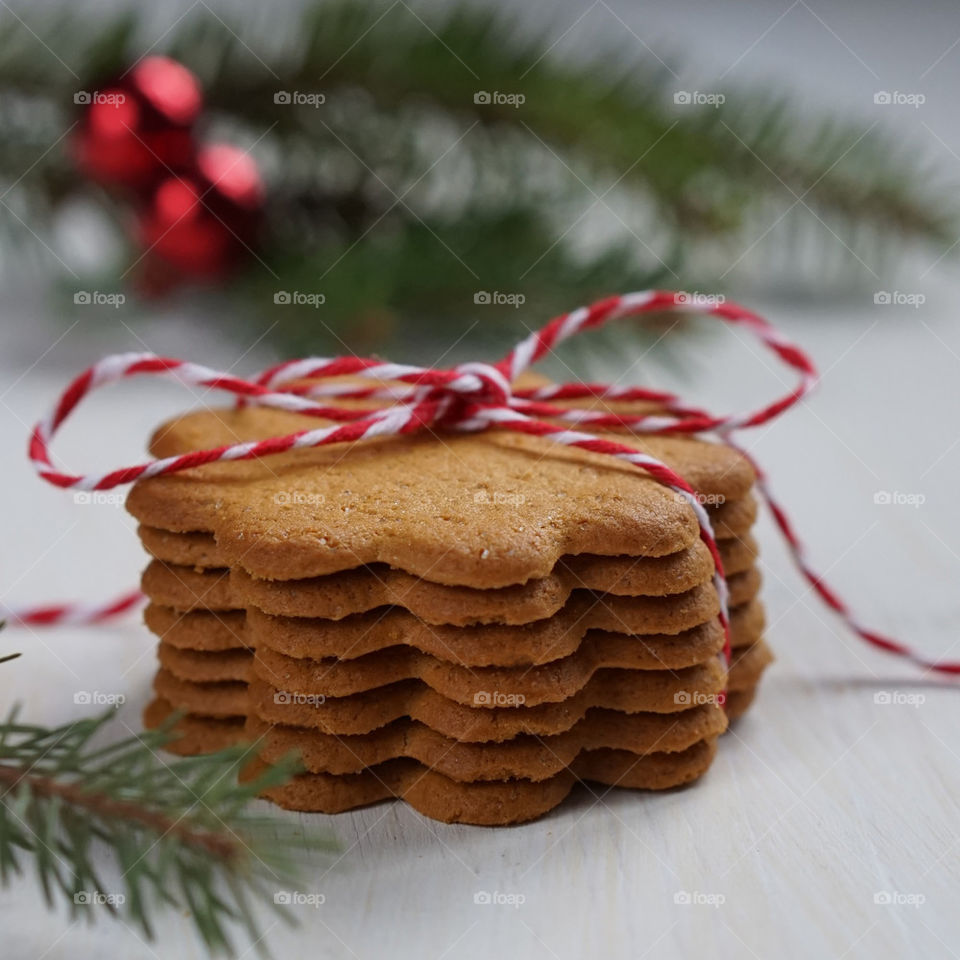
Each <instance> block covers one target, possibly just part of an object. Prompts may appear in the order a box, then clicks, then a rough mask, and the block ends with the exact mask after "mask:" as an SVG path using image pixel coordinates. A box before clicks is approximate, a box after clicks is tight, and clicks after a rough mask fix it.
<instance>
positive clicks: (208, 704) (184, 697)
mask: <svg viewBox="0 0 960 960" xmlns="http://www.w3.org/2000/svg"><path fill="white" fill-rule="evenodd" d="M153 689H154V690H155V691H156V693H157V696H158V697H160V699H162V700H165V701H166V702H167V703H169V704H170V705H171V706H172V707H173V708H174V710H182V711H184V712H185V713H191V714H195V715H196V716H198V717H240V718H241V719H242V718H243V717H246V715H247V712H248V710H249V698H248V695H247V684H246V683H243V682H241V681H238V680H232V681H225V682H221V681H217V682H213V683H195V682H193V681H192V680H181V679H180V678H179V677H175V676H174V675H173V674H172V673H171V672H170V671H169V670H165V669H164V668H163V667H161V668H160V669H159V670H158V671H157V675H156V676H155V677H154V678H153Z"/></svg>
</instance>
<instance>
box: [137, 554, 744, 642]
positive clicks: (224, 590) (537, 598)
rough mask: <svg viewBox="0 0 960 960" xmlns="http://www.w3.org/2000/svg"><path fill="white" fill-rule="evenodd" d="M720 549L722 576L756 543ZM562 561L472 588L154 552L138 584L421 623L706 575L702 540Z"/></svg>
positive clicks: (213, 599) (204, 597) (510, 612)
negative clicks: (215, 564) (675, 550)
mask: <svg viewBox="0 0 960 960" xmlns="http://www.w3.org/2000/svg"><path fill="white" fill-rule="evenodd" d="M698 544H699V542H698ZM720 554H721V560H722V561H723V565H724V571H725V573H726V575H727V578H728V580H729V579H731V578H732V577H734V576H736V575H737V574H739V573H743V572H746V571H748V570H750V569H751V568H752V566H753V563H754V561H755V559H756V556H757V545H756V542H755V541H754V540H753V538H752V537H749V536H746V537H744V538H742V539H739V540H730V541H725V542H724V543H723V544H721V547H720ZM570 563H571V564H572V565H573V568H572V570H571V571H570V572H565V570H566V568H563V570H560V572H557V571H555V572H554V573H553V574H551V575H550V576H548V577H544V578H540V579H538V580H534V581H530V582H529V583H527V584H524V585H522V586H520V587H506V588H502V589H500V590H475V589H472V588H464V587H444V586H441V585H437V584H431V583H428V582H426V581H423V580H420V579H419V578H416V577H411V576H410V575H408V574H404V573H402V572H397V571H389V570H387V571H382V570H375V569H373V568H366V569H363V570H354V571H349V572H347V573H342V574H334V575H332V576H330V577H314V578H310V579H306V580H294V581H283V582H279V583H278V582H271V581H264V580H256V579H254V578H252V577H250V576H249V575H248V574H246V573H245V572H244V571H242V570H227V569H202V568H196V567H186V566H177V565H173V564H168V563H164V562H162V561H159V560H155V561H153V562H152V563H150V564H149V565H148V566H147V568H146V570H145V571H144V573H143V576H142V578H141V588H142V589H143V591H144V593H146V594H147V596H148V597H150V598H151V599H152V600H155V601H157V602H158V603H160V604H163V605H164V606H170V607H175V608H176V609H178V610H185V611H186V610H234V609H239V608H243V607H247V606H256V607H258V608H259V609H261V610H264V611H265V612H267V613H277V614H280V615H284V616H297V617H320V618H323V619H342V618H343V617H344V616H349V615H350V614H352V613H363V612H366V611H368V610H371V609H376V608H377V607H379V606H383V605H385V604H387V603H393V604H395V605H399V606H403V607H404V608H405V609H407V610H409V611H411V612H412V613H414V614H415V615H416V616H417V617H418V618H419V619H421V620H423V621H424V622H426V623H435V624H445V623H446V624H451V625H468V624H473V623H498V622H500V623H502V622H507V623H528V622H530V621H531V620H539V619H545V618H546V617H549V616H552V615H553V614H554V613H555V612H557V610H559V609H560V608H561V607H562V606H563V604H564V603H566V602H567V600H568V599H569V598H570V596H571V594H574V593H576V592H580V591H582V590H584V589H589V590H592V591H596V592H601V593H612V594H615V595H619V596H671V595H676V594H679V593H683V592H685V591H687V590H690V589H692V587H694V586H697V585H699V584H703V583H705V582H706V581H708V580H709V579H710V577H711V575H712V561H711V560H710V557H709V554H708V552H707V550H706V548H705V547H703V545H702V544H699V545H698V546H697V547H694V548H691V549H690V550H688V551H683V552H682V554H679V555H677V554H675V555H672V556H670V557H666V558H657V559H656V560H653V561H651V560H649V559H646V558H639V559H638V558H635V557H611V558H604V557H580V558H573V559H572V560H571V561H570ZM541 614H542V616H541Z"/></svg>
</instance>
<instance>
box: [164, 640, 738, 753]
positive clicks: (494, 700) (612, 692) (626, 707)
mask: <svg viewBox="0 0 960 960" xmlns="http://www.w3.org/2000/svg"><path fill="white" fill-rule="evenodd" d="M161 673H166V671H161ZM168 676H169V674H168ZM171 679H174V678H172V677H171ZM726 679H727V671H726V669H725V667H724V666H723V664H722V663H721V662H720V660H719V659H718V658H713V659H711V660H708V661H706V662H704V663H702V664H698V665H696V666H694V667H687V668H686V669H684V670H624V669H602V670H598V671H597V672H596V673H594V674H593V676H592V677H591V678H590V679H589V680H588V681H587V682H586V683H585V684H584V685H583V686H582V687H581V688H580V690H579V691H578V692H577V693H575V694H573V695H572V696H570V697H568V698H567V699H565V700H562V701H560V702H547V703H541V704H539V705H536V706H529V705H526V704H516V703H515V702H514V701H510V700H506V701H505V700H504V699H503V698H502V697H501V696H500V694H501V691H498V690H479V689H478V690H477V693H480V694H486V695H487V696H486V698H484V697H480V698H479V700H480V701H481V702H479V703H476V702H474V701H472V702H471V703H470V705H466V704H462V703H458V702H456V701H454V700H452V699H451V698H449V697H445V696H443V695H442V694H439V693H437V692H436V691H434V690H432V689H431V688H430V687H429V686H427V685H426V684H424V683H422V682H421V681H419V680H401V681H399V682H396V683H392V684H389V685H387V686H381V687H377V688H376V689H374V690H366V691H364V692H362V693H356V694H353V695H351V696H346V697H336V698H334V697H326V696H323V695H318V694H309V693H303V692H299V691H291V690H287V689H283V688H281V687H278V686H276V685H275V684H273V683H271V682H270V681H269V680H268V679H265V678H264V677H263V676H262V675H261V674H260V673H258V672H257V671H256V668H255V676H254V679H253V680H251V682H250V686H249V706H248V708H247V709H248V712H249V713H250V714H251V715H253V716H256V717H259V718H260V719H262V720H266V721H268V722H270V723H282V724H286V725H288V726H296V727H313V728H316V729H319V730H323V731H325V732H327V733H335V734H351V733H369V732H370V731H371V730H376V729H377V728H378V727H383V726H386V725H387V724H388V723H393V721H395V720H398V719H400V718H401V717H410V718H411V719H412V720H418V721H420V722H421V723H423V724H424V725H425V726H428V727H430V729H431V730H435V731H437V732H438V733H442V734H443V735H444V736H446V737H449V738H450V739H452V740H460V741H467V742H473V741H477V742H480V741H492V740H496V741H499V740H509V739H511V738H512V737H515V736H517V735H518V734H521V733H531V734H536V735H538V736H547V735H549V734H554V733H562V732H563V731H565V730H569V729H570V727H572V726H573V725H574V724H575V723H576V722H577V721H579V720H581V719H582V718H583V715H584V713H585V712H586V711H587V710H589V709H590V708H591V707H603V708H606V709H609V710H618V711H620V712H622V713H638V712H650V713H678V712H679V711H681V710H683V709H686V708H687V707H689V706H691V704H694V703H704V702H708V701H709V700H710V699H711V698H713V697H716V695H718V694H719V693H721V691H722V690H723V689H724V686H725V684H726ZM200 686H201V685H199V684H194V685H193V686H192V687H191V688H190V690H188V691H185V692H186V693H190V692H195V688H199V687H200ZM206 686H214V685H213V684H208V685H206ZM158 691H159V688H158ZM164 695H165V696H167V699H169V700H170V702H171V703H173V704H175V705H176V706H178V707H181V708H183V709H187V710H190V709H192V703H193V702H195V701H193V700H187V699H186V698H185V697H181V699H177V698H175V697H174V696H171V695H168V694H164ZM484 699H486V701H487V702H486V703H484V702H482V701H484ZM475 700H476V698H475ZM503 702H507V703H512V704H513V705H511V706H501V705H500V704H501V703H503Z"/></svg>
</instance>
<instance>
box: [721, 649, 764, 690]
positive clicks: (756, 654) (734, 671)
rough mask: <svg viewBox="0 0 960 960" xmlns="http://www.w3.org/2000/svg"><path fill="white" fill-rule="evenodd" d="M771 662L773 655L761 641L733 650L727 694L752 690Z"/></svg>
mask: <svg viewBox="0 0 960 960" xmlns="http://www.w3.org/2000/svg"><path fill="white" fill-rule="evenodd" d="M772 662H773V653H772V652H771V650H770V648H769V647H768V646H767V645H766V643H765V642H764V641H763V640H758V641H757V642H756V643H754V644H752V645H750V646H749V647H745V648H743V649H742V650H735V651H734V654H733V658H732V660H731V661H730V668H729V677H728V679H727V690H728V692H732V693H737V692H739V691H741V690H749V689H753V688H755V687H756V686H757V684H758V683H759V682H760V677H761V675H762V674H763V671H764V670H766V669H767V667H768V666H769V665H770V664H771V663H772Z"/></svg>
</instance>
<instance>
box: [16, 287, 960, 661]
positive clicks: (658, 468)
mask: <svg viewBox="0 0 960 960" xmlns="http://www.w3.org/2000/svg"><path fill="white" fill-rule="evenodd" d="M677 310H679V311H683V312H688V313H697V314H701V315H705V316H710V317H714V318H717V319H719V320H723V321H725V322H726V323H729V324H731V325H733V326H735V327H738V328H741V329H743V330H746V331H747V332H749V333H750V334H752V335H753V336H755V337H756V338H757V339H758V340H759V341H760V343H761V344H763V345H764V346H765V347H767V348H768V349H769V350H771V351H772V352H773V353H774V354H775V355H776V356H777V357H778V359H779V360H781V361H782V362H783V363H784V364H786V366H788V367H789V368H791V369H792V370H793V371H794V372H795V373H796V374H797V384H796V386H795V387H794V388H793V389H792V390H790V391H789V392H788V393H786V394H785V395H783V396H782V397H779V398H778V399H776V400H774V401H773V402H771V403H769V404H767V405H766V406H764V407H761V408H759V409H757V410H754V411H749V412H746V413H740V414H728V415H724V416H717V415H714V414H711V413H709V412H708V411H706V410H702V409H699V408H696V407H691V406H688V405H686V404H685V403H683V402H682V401H681V400H680V398H679V397H677V396H675V395H674V394H671V393H665V392H663V391H658V390H650V389H646V388H642V387H617V386H613V385H608V384H602V383H571V384H555V385H549V386H544V387H535V388H529V389H514V388H513V387H512V384H513V383H514V382H515V381H516V379H517V377H518V376H519V375H520V374H521V373H523V372H524V371H525V370H526V369H528V368H529V367H530V366H532V365H533V364H535V363H536V362H537V361H538V360H540V359H541V358H542V357H544V356H545V355H546V354H548V353H549V352H551V351H552V350H553V349H554V348H555V347H557V346H559V344H561V343H563V341H565V340H568V339H569V338H571V337H573V336H575V335H577V334H579V333H582V332H583V331H586V330H591V329H594V328H597V327H601V326H603V325H604V324H606V323H608V322H610V321H612V320H616V319H620V318H622V317H630V316H639V315H642V314H648V313H662V312H664V311H677ZM141 375H150V376H159V377H163V378H165V379H169V380H174V381H176V382H179V383H183V384H186V385H190V386H199V387H203V388H205V389H211V390H222V391H224V392H226V393H230V394H232V395H233V396H234V397H235V398H236V401H237V403H238V405H248V404H249V405H256V406H263V407H271V408H274V409H277V410H286V411H289V412H292V413H298V414H302V415H304V416H308V417H317V418H321V419H325V420H329V421H332V425H325V426H323V427H318V428H317V429H312V430H310V429H308V430H299V431H297V432H295V433H290V434H285V435H283V436H276V437H270V438H267V439H264V440H257V441H250V442H246V443H237V444H230V445H227V446H222V447H215V448H211V449H208V450H195V451H192V452H190V453H185V454H181V455H179V456H175V457H168V458H165V459H162V460H151V461H148V462H146V463H141V464H137V465H135V466H129V467H122V468H120V469H117V470H112V471H110V472H108V473H93V474H77V475H74V474H68V473H64V472H62V471H60V470H58V469H57V468H56V467H55V466H54V463H53V460H52V459H51V456H50V444H51V442H52V440H53V438H54V436H55V435H56V432H57V431H58V430H59V428H60V427H61V426H62V425H63V423H64V422H65V421H66V420H67V418H68V417H69V416H70V415H71V413H72V412H73V411H74V409H75V408H76V407H77V406H78V405H79V403H80V402H81V401H82V400H83V399H84V398H85V397H86V396H88V395H89V394H90V393H92V392H93V391H94V390H97V389H99V388H101V387H104V386H107V385H108V384H111V383H114V382H116V381H118V380H122V379H126V378H128V377H134V376H141ZM346 375H350V376H352V377H360V378H363V379H366V380H370V381H372V382H373V383H374V384H379V385H371V386H365V385H364V386H361V385H357V384H353V383H343V382H339V383H331V382H320V383H307V382H304V381H309V380H315V379H320V378H331V377H339V376H346ZM816 383H817V372H816V368H815V367H814V365H813V363H812V362H811V360H810V358H809V357H808V356H807V355H806V353H804V351H803V350H802V349H801V348H800V347H799V346H797V345H796V344H794V343H792V342H791V341H790V340H788V339H787V338H786V337H784V336H783V335H782V334H781V333H779V332H778V331H777V330H776V329H775V328H774V327H772V326H771V325H770V324H769V323H767V321H765V320H764V319H763V318H762V317H760V316H758V315H757V314H755V313H753V312H751V311H750V310H747V309H746V308H744V307H741V306H738V305H737V304H734V303H730V302H719V303H718V302H712V301H709V302H708V301H706V300H704V301H701V300H691V298H689V297H688V296H686V295H684V294H677V293H673V292H670V291H663V290H651V291H642V292H638V293H629V294H624V295H622V296H615V297H609V298H607V299H605V300H600V301H598V302H596V303H594V304H592V305H591V306H589V307H580V308H578V309H576V310H574V311H572V312H570V313H566V314H562V315H560V316H558V317H555V318H554V319H553V320H551V321H550V322H549V323H548V324H546V326H544V327H543V328H541V329H540V330H538V331H535V332H534V333H532V334H530V336H528V337H526V338H525V339H524V340H522V341H521V342H520V343H519V344H517V346H516V347H514V348H513V350H511V351H510V352H509V353H508V354H507V355H506V356H505V357H504V358H503V359H502V360H500V361H499V362H498V363H495V364H487V363H477V362H471V363H462V364H459V365H458V366H456V367H453V368H452V369H449V370H433V369H429V368H426V367H417V366H409V365H404V364H396V363H386V362H384V361H382V360H377V359H371V358H361V357H338V358H334V359H325V358H316V357H314V358H308V359H304V360H289V361H286V362H284V363H280V364H278V365H276V366H274V367H271V368H270V369H268V370H266V371H264V372H263V373H262V374H260V375H259V376H258V377H256V378H255V379H254V380H243V379H240V378H238V377H234V376H232V375H230V374H227V373H223V372H220V371H216V370H212V369H210V368H209V367H204V366H201V365H199V364H196V363H191V362H189V361H184V360H176V359H171V358H169V357H159V356H156V355H154V354H149V353H126V354H117V355H114V356H109V357H106V358H104V359H103V360H101V361H100V362H99V363H97V364H95V365H94V366H92V367H91V368H90V369H88V370H86V371H85V372H84V373H82V374H81V375H80V376H78V377H77V378H76V379H75V380H74V381H73V382H72V383H71V384H70V385H69V386H68V387H67V389H66V390H65V391H64V393H63V394H62V396H61V397H60V399H59V401H58V403H57V405H56V407H55V408H54V410H53V411H52V412H51V413H50V414H49V416H47V417H46V418H45V419H44V420H41V421H40V422H39V423H38V424H37V425H36V427H35V428H34V430H33V432H32V435H31V438H30V447H29V456H30V459H31V461H32V463H33V465H34V468H35V469H36V471H37V473H38V474H39V475H40V476H41V477H42V478H43V479H44V480H46V481H48V482H49V483H52V484H54V485H55V486H58V487H63V488H66V489H72V490H84V491H95V490H109V489H111V488H114V487H117V486H121V485H123V484H129V483H133V482H134V481H136V480H138V479H140V478H142V477H156V476H163V475H166V474H170V473H177V472H179V471H181V470H188V469H190V468H192V467H197V466H201V465H203V464H207V463H213V462H216V461H227V460H250V459H254V458H258V457H267V456H271V455H274V454H279V453H284V452H286V451H288V450H296V449H305V448H309V447H321V446H327V445H330V444H334V443H351V442H354V441H358V440H363V439H366V438H368V437H375V436H399V435H403V434H412V433H418V432H420V431H422V430H427V429H430V430H442V431H461V432H477V431H483V430H488V429H498V430H512V431H515V432H518V433H525V434H529V435H532V436H538V437H546V438H548V439H549V440H551V441H553V442H554V443H559V444H563V445H565V446H571V447H578V448H580V449H583V450H589V451H592V452H594V453H600V454H604V455H607V456H610V457H613V458H615V459H617V460H620V461H623V462H626V463H629V464H631V465H632V466H634V467H635V468H637V469H638V470H640V471H642V472H643V473H645V474H647V475H649V476H651V477H653V478H654V479H655V480H657V481H658V482H660V483H662V484H664V485H665V486H667V487H669V488H671V489H672V490H674V491H675V492H676V493H677V494H678V495H679V496H681V497H683V498H684V499H685V500H686V501H687V502H688V503H689V504H690V506H691V508H692V509H693V511H694V513H695V515H696V517H697V521H698V524H699V527H700V537H701V539H702V540H703V541H704V543H705V544H706V546H707V548H708V549H709V550H710V553H711V555H712V556H713V560H714V565H715V573H714V583H715V585H716V588H717V593H718V595H719V597H720V605H721V613H720V620H721V623H722V624H723V628H724V632H725V635H726V644H725V654H726V656H727V657H728V658H729V654H730V636H729V634H730V628H729V621H728V615H727V587H726V581H725V579H724V575H723V563H722V561H721V559H720V554H719V551H718V549H717V544H716V541H715V539H714V535H713V528H712V526H711V523H710V518H709V515H708V513H707V511H706V510H705V509H704V507H703V505H702V503H701V500H700V498H699V497H698V495H697V492H696V491H695V490H694V489H693V487H691V486H690V484H689V483H688V482H687V481H686V480H685V479H684V478H683V477H682V476H680V475H679V474H678V473H677V472H676V471H674V470H672V469H671V468H670V467H669V466H667V465H666V464H665V463H663V462H662V461H660V460H657V459H656V458H654V457H652V456H650V455H648V454H646V453H643V452H641V451H638V450H636V449H634V448H633V447H628V446H626V445H625V444H623V443H618V442H617V441H616V440H612V439H610V438H609V437H598V436H596V435H595V434H592V433H589V432H585V431H584V428H587V429H589V428H593V429H598V430H604V429H616V430H626V431H629V432H631V433H634V434H638V435H643V434H690V435H693V434H702V433H716V434H718V435H720V436H721V437H722V439H723V440H724V441H725V442H726V443H728V444H730V445H731V446H734V447H736V449H738V450H739V451H740V453H742V454H743V455H744V456H748V455H747V454H746V453H745V451H743V450H742V448H740V447H738V446H737V444H736V443H735V441H734V440H733V438H732V434H733V433H734V432H735V431H737V430H742V429H746V428H749V427H756V426H760V425H761V424H764V423H769V422H770V421H771V420H773V419H775V418H776V417H778V416H779V415H780V414H782V413H783V412H784V411H786V410H788V409H789V408H790V407H792V406H793V405H794V404H796V403H797V402H799V401H800V400H801V399H802V398H803V397H804V396H806V394H808V393H809V392H810V391H811V390H812V389H813V388H814V386H816ZM333 397H337V398H339V399H352V400H373V401H379V405H378V406H376V407H369V408H364V407H360V408H354V409H349V410H348V409H344V408H343V407H342V406H327V405H325V404H324V402H323V401H324V400H325V399H327V400H329V399H330V398H333ZM585 398H591V399H600V400H612V401H652V402H654V403H655V404H656V406H657V407H658V409H659V410H660V411H663V412H658V413H655V414H621V413H611V412H608V411H604V410H596V409H594V410H588V409H578V408H570V407H567V406H559V405H558V402H559V401H571V400H573V401H575V400H578V399H580V400H582V399H585ZM384 401H386V404H384V403H383V402H384ZM553 421H559V423H557V422H553ZM748 459H750V461H751V463H752V464H753V467H754V469H755V470H756V473H757V483H758V487H759V489H760V492H761V494H762V496H763V497H764V499H765V500H766V501H767V503H768V504H769V506H770V508H771V511H772V513H773V517H774V519H775V521H776V523H777V525H778V527H779V528H780V530H781V532H782V533H783V535H784V537H785V539H786V541H787V544H788V546H789V548H790V551H791V553H792V555H793V557H794V559H795V561H796V563H797V565H798V566H799V568H800V571H801V572H802V574H803V575H804V577H805V578H806V580H807V581H808V582H809V583H810V585H811V586H812V587H813V589H814V590H815V591H816V592H817V594H818V595H819V596H820V597H821V598H822V599H823V601H824V602H825V603H826V604H827V605H828V606H829V607H830V608H831V609H833V610H834V611H835V612H836V613H837V614H838V615H839V616H840V617H841V618H843V620H844V621H845V622H846V623H847V625H848V626H849V627H850V629H851V630H853V632H855V633H856V634H857V635H858V636H860V637H861V638H862V639H863V640H865V641H866V642H867V643H870V644H871V645H872V646H874V647H877V648H879V649H882V650H885V651H887V652H889V653H894V654H897V655H900V656H902V657H906V658H907V659H909V660H912V661H913V662H914V663H916V664H918V665H920V666H922V667H926V668H929V669H931V670H937V671H940V672H944V673H950V674H960V663H957V662H940V661H932V660H928V659H926V658H924V657H923V656H921V655H920V654H918V653H916V652H914V651H913V650H911V649H910V648H909V647H907V646H905V645H903V644H901V643H899V642H897V641H894V640H892V639H890V638H888V637H885V636H883V635H881V634H878V633H876V632H874V631H872V630H869V629H867V628H866V627H863V626H861V625H860V624H859V622H858V621H857V620H856V619H855V618H854V617H853V615H852V614H851V613H850V611H849V609H848V608H847V606H846V604H845V603H844V602H843V601H842V600H841V599H840V598H839V597H838V596H837V594H836V593H834V592H833V591H832V590H831V589H830V588H829V587H828V586H827V585H826V584H825V583H824V582H823V580H822V578H821V577H820V576H819V575H818V574H817V573H816V572H815V571H814V570H813V569H812V568H811V567H810V566H809V564H808V563H807V561H806V558H805V553H804V550H803V548H802V545H801V543H800V541H799V539H798V538H797V536H796V534H795V532H794V529H793V527H792V525H791V523H790V521H789V520H788V518H787V515H786V514H785V512H784V511H783V509H782V507H780V506H779V504H777V503H776V501H775V500H774V499H773V498H772V496H771V495H770V491H769V488H768V485H767V481H766V475H765V474H764V473H763V471H762V470H761V469H760V468H759V466H758V465H757V464H756V463H755V462H754V461H753V460H752V458H749V457H748ZM140 599H141V596H140V594H139V592H137V593H132V594H127V595H125V596H124V597H121V598H119V599H117V600H115V601H113V602H112V603H109V604H106V605H103V606H96V607H87V606H83V605H62V606H52V607H42V608H35V609H32V610H26V611H22V612H20V613H19V614H16V613H15V614H14V615H13V618H14V619H16V620H19V621H20V622H22V623H28V624H41V623H42V624H55V623H99V622H102V621H104V620H107V619H110V618H112V617H114V616H117V615H118V614H120V613H122V612H124V611H126V610H128V609H129V608H130V607H132V606H134V605H135V604H136V603H138V602H139V601H140Z"/></svg>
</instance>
